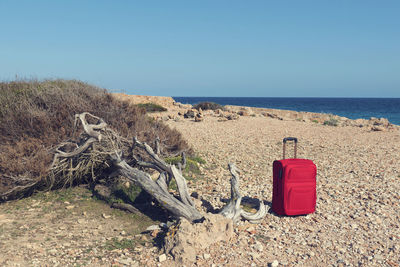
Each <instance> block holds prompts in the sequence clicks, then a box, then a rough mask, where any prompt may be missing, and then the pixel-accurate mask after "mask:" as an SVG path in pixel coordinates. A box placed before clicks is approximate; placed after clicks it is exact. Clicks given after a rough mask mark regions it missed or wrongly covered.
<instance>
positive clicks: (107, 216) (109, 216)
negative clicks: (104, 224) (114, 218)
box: [101, 213, 111, 219]
mask: <svg viewBox="0 0 400 267" xmlns="http://www.w3.org/2000/svg"><path fill="white" fill-rule="evenodd" d="M101 216H103V218H104V219H109V218H111V215H106V214H105V213H103V214H102V215H101Z"/></svg>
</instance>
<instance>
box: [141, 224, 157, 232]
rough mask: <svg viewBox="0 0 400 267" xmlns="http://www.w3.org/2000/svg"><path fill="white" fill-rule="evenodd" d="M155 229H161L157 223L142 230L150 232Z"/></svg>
mask: <svg viewBox="0 0 400 267" xmlns="http://www.w3.org/2000/svg"><path fill="white" fill-rule="evenodd" d="M155 230H161V228H160V226H159V225H157V224H154V225H150V226H149V227H147V228H146V230H144V232H152V231H155Z"/></svg>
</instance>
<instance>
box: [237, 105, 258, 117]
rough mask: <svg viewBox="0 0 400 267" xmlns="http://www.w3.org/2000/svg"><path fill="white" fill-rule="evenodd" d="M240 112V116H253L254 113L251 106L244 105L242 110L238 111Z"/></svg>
mask: <svg viewBox="0 0 400 267" xmlns="http://www.w3.org/2000/svg"><path fill="white" fill-rule="evenodd" d="M238 114H239V115H240V116H251V115H253V114H254V112H253V111H252V110H251V108H249V107H243V108H241V110H239V111H238Z"/></svg>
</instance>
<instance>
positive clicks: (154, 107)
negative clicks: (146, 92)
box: [137, 103, 167, 113]
mask: <svg viewBox="0 0 400 267" xmlns="http://www.w3.org/2000/svg"><path fill="white" fill-rule="evenodd" d="M137 106H138V107H139V108H143V109H144V110H145V111H146V112H150V113H152V112H163V111H167V109H166V108H165V107H163V106H161V105H158V104H155V103H141V104H137Z"/></svg>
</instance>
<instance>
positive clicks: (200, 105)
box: [193, 102, 224, 110]
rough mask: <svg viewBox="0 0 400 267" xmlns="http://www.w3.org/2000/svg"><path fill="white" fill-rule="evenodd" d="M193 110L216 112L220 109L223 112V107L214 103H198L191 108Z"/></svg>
mask: <svg viewBox="0 0 400 267" xmlns="http://www.w3.org/2000/svg"><path fill="white" fill-rule="evenodd" d="M193 108H194V109H197V110H199V109H202V110H217V109H221V110H224V106H222V105H220V104H218V103H214V102H200V103H198V104H196V105H194V106H193Z"/></svg>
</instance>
